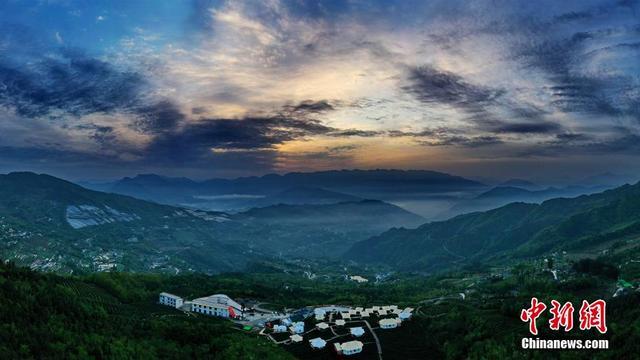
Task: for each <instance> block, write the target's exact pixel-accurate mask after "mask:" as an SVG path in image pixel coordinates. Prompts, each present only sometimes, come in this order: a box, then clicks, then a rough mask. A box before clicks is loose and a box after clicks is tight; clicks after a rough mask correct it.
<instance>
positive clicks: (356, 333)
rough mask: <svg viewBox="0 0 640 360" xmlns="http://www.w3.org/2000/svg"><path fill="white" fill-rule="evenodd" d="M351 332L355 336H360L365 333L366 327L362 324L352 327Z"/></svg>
mask: <svg viewBox="0 0 640 360" xmlns="http://www.w3.org/2000/svg"><path fill="white" fill-rule="evenodd" d="M349 332H350V333H351V335H353V336H355V337H360V336H362V335H364V329H363V328H362V327H361V326H358V327H354V328H351V329H350V330H349Z"/></svg>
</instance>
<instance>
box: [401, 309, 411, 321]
mask: <svg viewBox="0 0 640 360" xmlns="http://www.w3.org/2000/svg"><path fill="white" fill-rule="evenodd" d="M398 318H400V320H403V321H404V320H409V319H411V313H410V312H406V311H403V312H401V313H400V314H398Z"/></svg>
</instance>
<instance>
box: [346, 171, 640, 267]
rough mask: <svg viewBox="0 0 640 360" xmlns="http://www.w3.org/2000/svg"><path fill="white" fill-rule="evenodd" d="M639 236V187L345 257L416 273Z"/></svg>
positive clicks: (423, 232)
mask: <svg viewBox="0 0 640 360" xmlns="http://www.w3.org/2000/svg"><path fill="white" fill-rule="evenodd" d="M628 236H640V183H638V184H635V185H624V186H621V187H618V188H615V189H613V190H607V191H604V192H601V193H597V194H593V195H582V196H579V197H575V198H556V199H551V200H547V201H545V202H543V203H542V204H525V203H511V204H508V205H505V206H502V207H499V208H497V209H493V210H489V211H485V212H476V213H470V214H465V215H460V216H457V217H455V218H452V219H450V220H447V221H440V222H432V223H427V224H424V225H422V226H420V227H418V228H417V229H392V230H389V231H387V232H385V233H383V234H381V235H379V236H375V237H372V238H370V239H368V240H365V241H362V242H358V243H356V244H355V245H354V246H353V247H352V248H351V249H350V250H349V251H348V252H347V254H346V258H347V259H351V260H356V261H361V262H378V263H386V264H388V265H391V266H394V267H398V268H402V269H412V270H421V271H436V270H439V269H442V268H447V267H450V266H454V265H456V264H463V263H468V262H473V261H482V260H486V259H490V258H495V257H498V256H516V257H517V256H524V257H526V256H535V255H538V254H543V253H545V252H548V251H553V250H562V249H576V248H580V247H592V246H596V245H598V244H601V243H603V242H611V241H616V240H620V239H623V238H625V237H628Z"/></svg>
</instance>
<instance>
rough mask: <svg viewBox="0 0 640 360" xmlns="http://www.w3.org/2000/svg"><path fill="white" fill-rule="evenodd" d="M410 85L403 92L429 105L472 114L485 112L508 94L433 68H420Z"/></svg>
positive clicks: (414, 71)
mask: <svg viewBox="0 0 640 360" xmlns="http://www.w3.org/2000/svg"><path fill="white" fill-rule="evenodd" d="M408 80H409V84H408V85H405V86H404V87H403V89H404V90H405V91H407V92H409V93H411V94H412V95H414V96H415V97H416V98H417V99H418V100H420V101H422V102H424V103H427V104H442V105H448V106H452V107H454V108H459V109H462V110H464V111H467V112H470V113H478V112H481V111H484V108H485V107H486V106H488V105H491V104H493V103H494V102H495V101H496V99H498V98H499V97H500V96H502V95H504V90H501V89H492V88H490V87H487V86H482V85H474V84H471V83H469V82H467V81H466V80H465V79H463V78H462V77H461V76H460V75H457V74H454V73H451V72H448V71H441V70H437V69H435V68H433V67H432V66H427V65H425V66H419V67H414V68H410V69H409V71H408Z"/></svg>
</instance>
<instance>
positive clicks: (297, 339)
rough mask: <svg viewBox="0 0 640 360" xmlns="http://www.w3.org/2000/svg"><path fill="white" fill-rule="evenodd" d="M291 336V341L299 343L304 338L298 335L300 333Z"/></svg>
mask: <svg viewBox="0 0 640 360" xmlns="http://www.w3.org/2000/svg"><path fill="white" fill-rule="evenodd" d="M289 338H290V339H291V341H293V342H295V343H297V342H300V341H302V340H303V338H302V336H300V335H298V334H294V335H291V336H289Z"/></svg>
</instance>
